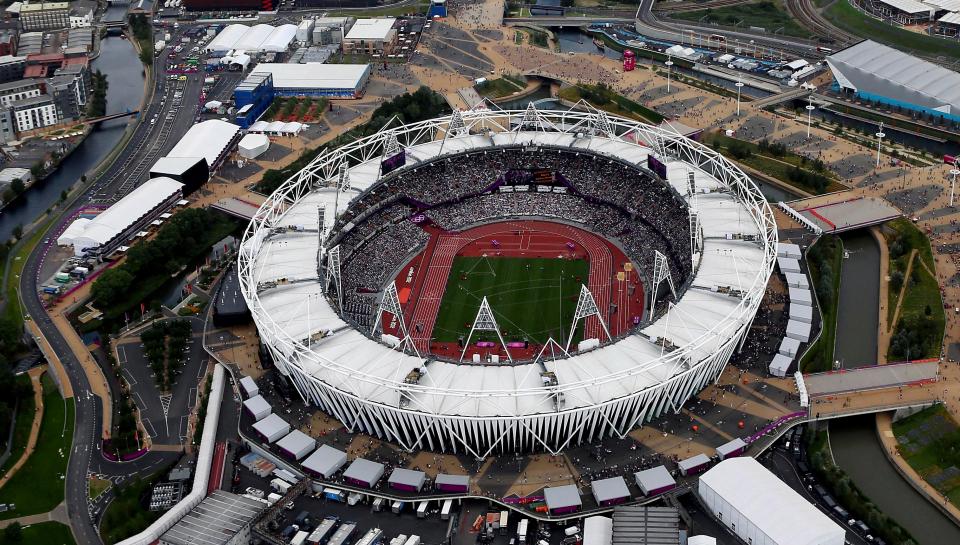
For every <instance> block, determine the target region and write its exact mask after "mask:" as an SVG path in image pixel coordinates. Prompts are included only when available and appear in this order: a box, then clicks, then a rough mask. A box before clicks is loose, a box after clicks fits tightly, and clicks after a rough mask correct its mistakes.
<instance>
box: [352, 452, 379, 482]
mask: <svg viewBox="0 0 960 545" xmlns="http://www.w3.org/2000/svg"><path fill="white" fill-rule="evenodd" d="M343 476H344V477H345V478H347V479H354V480H357V481H360V482H364V483H368V484H370V485H373V484H374V483H376V482H377V481H379V480H380V477H383V464H381V463H379V462H373V461H371V460H367V459H366V458H357V459H356V460H354V461H353V463H352V464H350V467H348V468H347V470H346V471H344V472H343Z"/></svg>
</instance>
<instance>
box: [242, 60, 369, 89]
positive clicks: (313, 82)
mask: <svg viewBox="0 0 960 545" xmlns="http://www.w3.org/2000/svg"><path fill="white" fill-rule="evenodd" d="M369 69H370V65H369V64H322V63H317V62H308V63H303V64H285V63H270V62H263V63H260V64H258V65H257V66H256V67H255V68H254V69H253V74H251V76H253V75H259V74H272V75H273V86H274V87H275V88H277V89H291V88H293V89H298V88H299V89H316V88H326V89H354V88H356V87H357V86H359V85H360V83H362V81H363V77H364V76H365V75H366V74H367V72H368V71H369ZM248 79H249V78H248Z"/></svg>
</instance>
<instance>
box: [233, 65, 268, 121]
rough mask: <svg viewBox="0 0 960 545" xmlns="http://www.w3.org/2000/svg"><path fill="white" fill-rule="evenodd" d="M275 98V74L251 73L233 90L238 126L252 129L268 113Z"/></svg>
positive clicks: (264, 72)
mask: <svg viewBox="0 0 960 545" xmlns="http://www.w3.org/2000/svg"><path fill="white" fill-rule="evenodd" d="M275 97H276V92H275V91H274V88H273V74H272V73H270V72H266V71H262V72H261V71H254V72H253V73H251V74H250V75H249V76H247V77H246V78H245V79H244V80H243V81H242V82H240V85H237V87H236V88H235V89H234V90H233V103H234V106H236V108H237V117H236V118H235V121H236V123H237V125H239V126H240V128H242V129H247V128H250V125H253V123H254V122H255V121H256V120H257V119H260V116H261V115H263V112H265V111H267V108H269V107H270V104H271V103H272V102H273V99H274V98H275Z"/></svg>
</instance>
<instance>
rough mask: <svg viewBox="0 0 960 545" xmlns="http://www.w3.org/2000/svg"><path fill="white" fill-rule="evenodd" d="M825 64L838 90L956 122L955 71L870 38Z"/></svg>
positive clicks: (959, 89) (958, 80)
mask: <svg viewBox="0 0 960 545" xmlns="http://www.w3.org/2000/svg"><path fill="white" fill-rule="evenodd" d="M827 65H828V66H829V67H830V70H831V71H832V72H833V78H834V88H835V89H836V90H838V91H840V92H844V93H850V94H853V95H855V96H856V97H858V98H860V99H861V100H865V101H871V102H876V103H878V104H883V105H885V106H887V107H890V108H894V109H901V110H903V111H904V112H905V113H914V114H916V115H922V116H929V117H931V118H934V119H937V118H939V119H944V120H949V121H954V122H960V74H958V73H957V72H953V71H952V70H947V69H946V68H943V67H941V66H938V65H935V64H933V63H931V62H927V61H925V60H921V59H918V58H917V57H913V56H911V55H908V54H906V53H903V52H900V51H898V50H896V49H893V48H891V47H887V46H885V45H882V44H879V43H876V42H873V41H871V40H865V41H862V42H860V43H858V44H857V45H854V46H851V47H848V48H847V49H844V50H842V51H839V52H837V53H834V54H833V55H830V56H829V57H827ZM790 272H794V271H790Z"/></svg>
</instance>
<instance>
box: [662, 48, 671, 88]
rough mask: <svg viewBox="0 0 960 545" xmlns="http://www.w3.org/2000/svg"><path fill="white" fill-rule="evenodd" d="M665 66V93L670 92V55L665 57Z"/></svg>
mask: <svg viewBox="0 0 960 545" xmlns="http://www.w3.org/2000/svg"><path fill="white" fill-rule="evenodd" d="M663 64H665V65H666V66H667V92H668V93H669V92H670V72H671V69H672V68H673V61H672V60H670V55H667V62H665V63H663Z"/></svg>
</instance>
